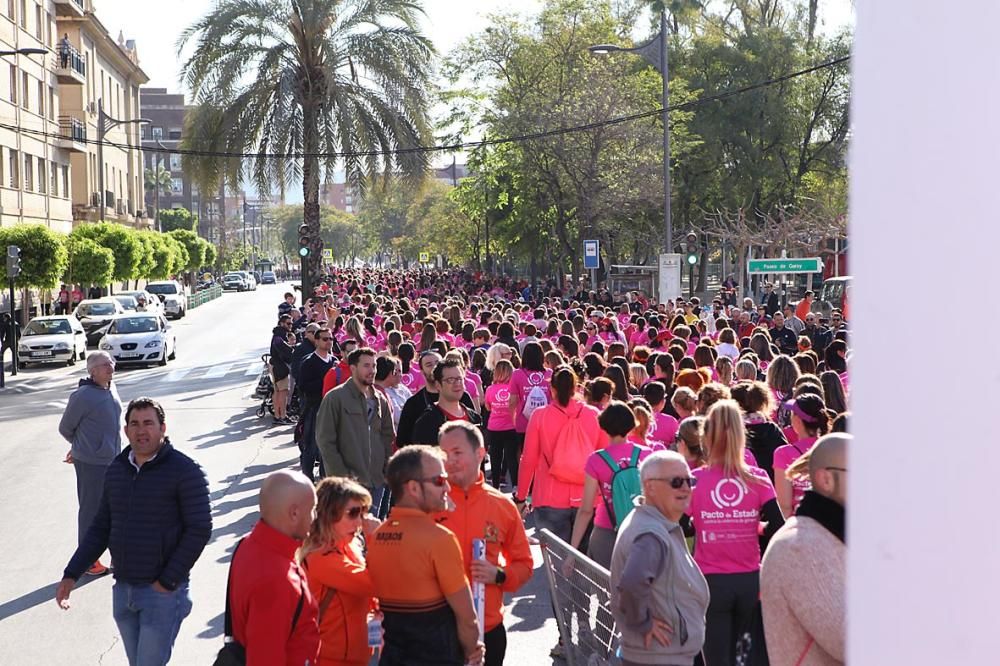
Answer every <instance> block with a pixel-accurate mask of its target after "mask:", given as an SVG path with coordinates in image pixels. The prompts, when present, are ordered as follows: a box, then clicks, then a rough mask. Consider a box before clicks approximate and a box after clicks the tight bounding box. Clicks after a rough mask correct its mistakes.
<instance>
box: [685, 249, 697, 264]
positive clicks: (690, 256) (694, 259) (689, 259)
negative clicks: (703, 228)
mask: <svg viewBox="0 0 1000 666" xmlns="http://www.w3.org/2000/svg"><path fill="white" fill-rule="evenodd" d="M687 262H688V264H689V265H691V266H694V265H695V264H697V263H698V255H697V254H695V253H693V252H689V253H688V256H687Z"/></svg>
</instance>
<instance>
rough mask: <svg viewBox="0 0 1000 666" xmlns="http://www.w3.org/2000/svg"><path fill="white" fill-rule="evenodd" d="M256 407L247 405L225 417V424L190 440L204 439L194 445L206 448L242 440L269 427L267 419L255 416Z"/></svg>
mask: <svg viewBox="0 0 1000 666" xmlns="http://www.w3.org/2000/svg"><path fill="white" fill-rule="evenodd" d="M256 411H257V410H256V408H254V407H248V408H247V409H246V410H245V411H243V412H242V413H238V414H234V415H232V416H230V417H229V418H228V419H226V423H225V425H224V426H223V427H222V428H220V429H218V430H216V431H215V432H209V433H205V434H204V435H196V436H194V437H192V438H190V441H191V442H195V441H198V440H206V441H203V442H201V443H199V444H197V445H196V446H195V448H198V449H207V448H211V447H213V446H218V445H220V444H229V443H232V442H242V441H245V440H246V439H248V438H249V437H250V436H251V435H255V434H257V433H259V432H263V431H265V430H267V429H268V428H270V427H271V424H270V421H269V420H268V419H266V418H265V419H259V418H257V414H256Z"/></svg>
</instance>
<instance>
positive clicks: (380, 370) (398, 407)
mask: <svg viewBox="0 0 1000 666" xmlns="http://www.w3.org/2000/svg"><path fill="white" fill-rule="evenodd" d="M402 373H403V370H402V367H401V365H400V363H399V359H398V358H394V357H392V356H379V357H378V358H377V359H376V360H375V388H377V389H378V390H380V391H382V393H384V394H385V397H386V398H388V399H389V407H390V409H391V410H392V426H393V429H394V430H395V429H398V428H399V415H400V414H401V413H402V412H403V405H404V404H406V401H407V400H409V399H410V398H411V397H413V393H412V392H411V391H410V389H408V388H406V387H405V386H403V384H402V383H401V382H400V376H401V375H402Z"/></svg>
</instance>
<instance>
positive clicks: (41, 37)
mask: <svg viewBox="0 0 1000 666" xmlns="http://www.w3.org/2000/svg"><path fill="white" fill-rule="evenodd" d="M44 29H45V23H44V22H43V21H42V6H41V5H35V38H36V39H38V41H40V42H42V41H45V33H44V32H43V31H44Z"/></svg>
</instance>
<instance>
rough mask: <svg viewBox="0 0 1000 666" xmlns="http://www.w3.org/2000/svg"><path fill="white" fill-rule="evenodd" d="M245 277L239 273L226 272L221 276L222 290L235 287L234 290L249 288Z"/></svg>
mask: <svg viewBox="0 0 1000 666" xmlns="http://www.w3.org/2000/svg"><path fill="white" fill-rule="evenodd" d="M249 288H250V287H249V285H247V281H246V278H244V277H243V276H242V275H240V274H239V273H226V274H225V275H223V276H222V290H223V291H226V290H227V289H235V290H236V291H246V290H247V289H249Z"/></svg>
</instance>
